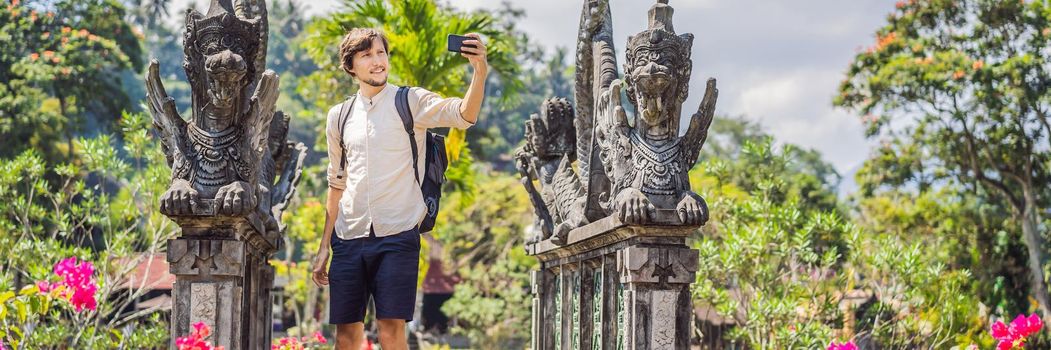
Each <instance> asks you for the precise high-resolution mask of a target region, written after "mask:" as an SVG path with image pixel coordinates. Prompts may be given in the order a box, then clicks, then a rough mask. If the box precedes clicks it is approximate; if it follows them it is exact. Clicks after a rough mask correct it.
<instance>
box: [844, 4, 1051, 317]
mask: <svg viewBox="0 0 1051 350" xmlns="http://www.w3.org/2000/svg"><path fill="white" fill-rule="evenodd" d="M1049 40H1051V7H1049V5H1048V4H1047V3H1046V2H1041V1H1031V2H1029V1H993V0H965V1H948V0H936V1H908V2H904V1H902V2H899V3H898V8H897V10H896V11H895V12H894V13H892V14H891V15H890V16H888V23H887V25H886V26H884V27H883V28H881V29H879V30H878V31H877V42H876V44H875V45H874V46H872V47H871V48H869V49H868V50H866V51H864V52H860V53H858V54H857V56H856V57H855V58H854V61H853V62H852V63H851V65H850V68H849V71H848V72H847V77H846V80H845V81H844V82H843V83H842V85H841V94H840V95H839V96H838V97H837V98H836V99H835V104H836V105H839V106H844V107H848V108H851V109H854V110H856V111H858V112H859V113H860V114H862V115H864V116H865V117H864V118H863V119H864V121H865V122H866V123H867V127H868V132H869V135H871V136H880V137H884V138H887V139H892V140H896V141H895V142H898V143H896V144H894V147H892V148H891V149H894V150H897V151H903V152H907V153H906V154H907V155H908V157H907V158H905V159H898V160H895V159H886V158H884V157H881V158H879V159H877V161H882V160H886V161H885V162H880V163H878V164H873V165H871V167H872V168H880V170H879V172H878V173H877V174H878V175H879V176H882V177H884V178H885V179H887V180H888V182H887V183H888V184H892V185H902V184H907V185H911V186H917V187H919V188H920V189H921V190H924V189H926V188H927V187H928V186H930V185H931V184H936V183H938V182H941V181H946V180H948V179H952V180H956V181H958V182H959V183H960V184H963V185H964V186H967V187H969V188H972V191H974V190H976V189H979V188H980V191H981V192H982V193H986V194H988V195H989V196H991V197H992V198H996V199H997V200H999V201H1000V202H1001V203H1003V206H1004V207H1006V208H1010V212H1011V216H1012V219H1013V220H1014V221H1015V222H1016V223H1017V226H1019V227H1021V231H1022V233H1021V237H1022V241H1023V242H1024V244H1025V246H1026V247H1027V252H1026V253H1027V255H1028V257H1027V259H1028V264H1027V270H1028V274H1029V280H1030V282H1029V285H1030V292H1029V294H1030V296H1031V297H1032V298H1034V299H1035V300H1036V301H1037V304H1038V309H1039V310H1040V313H1041V314H1042V315H1043V317H1044V319H1045V322H1047V321H1051V304H1049V300H1048V280H1047V274H1046V273H1045V271H1046V269H1047V268H1048V265H1047V262H1048V261H1047V248H1046V246H1045V239H1044V232H1042V229H1041V225H1042V224H1043V223H1044V216H1043V208H1046V207H1047V204H1048V199H1049V198H1048V192H1047V189H1048V188H1049V186H1048V184H1049V177H1048V161H1049V160H1051V157H1049V156H1051V121H1049V120H1048V113H1051V105H1049V102H1051V93H1049V90H1048V89H1047V86H1049V84H1051V74H1049V72H1048V71H1047V69H1048V67H1051V66H1049V57H1048V55H1049V54H1051V53H1049V52H1048V51H1047V50H1046V48H1047V46H1048V44H1049V43H1051V41H1049ZM893 121H901V123H893ZM1005 311H1006V310H1005ZM1012 311H1013V312H1022V311H1023V310H1012ZM1012 311H1006V312H1012Z"/></svg>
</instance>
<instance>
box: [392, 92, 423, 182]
mask: <svg viewBox="0 0 1051 350" xmlns="http://www.w3.org/2000/svg"><path fill="white" fill-rule="evenodd" d="M394 107H395V108H397V109H398V116H400V117H401V123H402V125H404V126H405V132H406V133H408V134H409V147H410V148H412V175H414V176H416V183H417V184H421V182H420V169H419V165H418V164H417V163H419V161H418V159H419V150H418V149H416V147H417V146H416V130H415V125H414V123H413V121H412V110H410V109H409V87H408V86H402V87H400V88H398V93H397V94H396V95H394Z"/></svg>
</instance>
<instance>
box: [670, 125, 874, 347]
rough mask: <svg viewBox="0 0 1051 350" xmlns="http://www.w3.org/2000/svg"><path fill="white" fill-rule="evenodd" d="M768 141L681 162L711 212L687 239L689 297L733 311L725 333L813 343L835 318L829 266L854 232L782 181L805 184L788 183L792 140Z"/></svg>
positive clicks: (762, 341)
mask: <svg viewBox="0 0 1051 350" xmlns="http://www.w3.org/2000/svg"><path fill="white" fill-rule="evenodd" d="M771 144H772V141H771V139H770V138H769V137H765V138H762V139H760V142H758V143H752V142H746V143H745V144H744V145H743V147H742V148H741V150H740V153H739V154H738V155H737V157H736V159H722V158H711V159H708V160H706V161H705V162H703V163H701V164H700V165H699V166H698V167H697V168H695V169H694V170H693V171H691V174H690V175H691V183H692V184H693V186H694V188H695V189H696V190H697V191H698V193H700V194H701V195H702V196H704V197H705V198H708V199H709V200H710V203H711V212H712V217H711V219H710V221H709V223H708V224H707V225H706V226H705V228H704V230H703V232H704V234H703V235H699V236H698V237H696V238H695V240H694V243H693V244H694V246H695V248H697V249H698V250H699V251H700V260H699V261H700V266H699V268H698V272H697V277H696V278H697V279H696V283H695V284H694V285H693V293H694V298H695V300H696V303H698V304H705V305H710V306H712V307H713V308H714V309H715V310H716V311H717V312H718V313H719V314H721V315H722V316H723V317H725V318H727V319H730V320H733V322H734V324H735V325H736V326H735V327H734V328H733V330H732V331H731V332H730V334H728V336H729V337H730V338H732V339H738V340H741V341H743V342H745V343H746V344H748V346H749V347H750V348H756V349H794V348H808V349H809V348H820V347H823V346H824V345H827V344H828V342H829V340H830V339H831V336H832V333H833V330H834V329H836V328H838V327H837V326H838V325H840V324H841V322H842V315H841V313H840V311H839V310H838V308H837V306H838V301H839V300H838V297H837V295H836V294H835V293H834V292H835V291H836V290H837V288H838V286H840V285H843V283H842V282H843V281H844V280H845V277H844V275H843V274H841V273H839V272H838V271H840V267H841V263H842V261H843V260H844V257H845V256H846V255H845V254H847V253H849V249H848V246H847V244H846V242H847V238H848V237H852V236H857V235H858V231H857V228H856V227H855V226H853V225H852V224H851V223H850V222H848V221H847V220H845V219H843V218H842V217H841V216H839V215H837V214H836V213H835V211H832V210H829V209H827V208H824V209H823V208H822V207H824V206H826V204H825V203H823V202H824V201H825V200H824V199H818V200H815V198H813V197H810V196H803V195H800V192H798V191H795V190H792V188H805V187H806V186H808V185H803V186H798V184H794V183H793V181H798V180H799V179H801V178H802V177H799V176H794V174H791V173H790V171H789V169H792V168H794V167H796V166H797V165H794V163H796V162H798V161H797V160H795V158H794V154H795V153H794V152H793V151H792V149H793V147H791V146H786V148H785V149H783V150H781V151H778V150H775V149H773V148H772V146H771ZM740 172H745V173H747V174H748V175H747V176H746V177H741V176H738V175H736V174H738V173H740ZM826 191H827V189H826ZM831 200H832V201H833V204H834V202H835V196H834V195H833V196H832V197H831ZM832 207H833V208H834V207H835V206H834V205H833V206H832Z"/></svg>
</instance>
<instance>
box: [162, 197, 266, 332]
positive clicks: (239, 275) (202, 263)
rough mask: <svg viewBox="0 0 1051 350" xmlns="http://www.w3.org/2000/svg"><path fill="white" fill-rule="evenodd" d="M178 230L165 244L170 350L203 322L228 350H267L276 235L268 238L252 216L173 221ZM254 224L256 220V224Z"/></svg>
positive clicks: (178, 219)
mask: <svg viewBox="0 0 1051 350" xmlns="http://www.w3.org/2000/svg"><path fill="white" fill-rule="evenodd" d="M174 219H175V221H176V222H177V223H179V225H180V226H181V227H182V234H181V235H180V236H179V238H176V239H172V240H169V241H168V263H169V264H170V270H171V273H172V274H174V275H175V286H174V290H173V291H172V294H173V295H172V297H173V300H174V302H173V307H172V316H171V337H172V340H171V345H170V346H171V348H172V349H174V348H175V346H174V344H175V339H176V338H177V337H182V336H186V335H189V334H190V331H191V330H192V329H193V328H192V325H193V324H195V323H197V322H204V323H205V324H207V325H208V326H209V327H210V328H211V329H212V335H211V337H210V338H209V340H210V341H211V343H212V344H213V345H216V346H220V345H221V346H224V347H226V349H227V350H249V349H269V348H270V332H271V329H272V326H271V314H270V313H271V295H270V290H271V288H272V287H273V282H274V268H273V267H272V266H270V265H269V264H268V259H269V258H270V257H271V255H272V254H273V252H274V251H276V250H277V248H278V244H279V242H280V241H279V237H278V236H277V235H276V234H273V235H272V236H271V237H267V236H266V235H265V234H261V233H260V231H258V230H257V228H256V226H255V225H253V223H252V221H255V220H253V219H252V217H251V216H250V217H248V218H245V217H222V216H212V217H196V218H189V217H188V218H174ZM256 222H257V223H258V221H256Z"/></svg>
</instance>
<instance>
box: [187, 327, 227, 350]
mask: <svg viewBox="0 0 1051 350" xmlns="http://www.w3.org/2000/svg"><path fill="white" fill-rule="evenodd" d="M211 334H212V329H211V328H209V327H208V325H207V324H204V322H197V323H194V324H193V330H192V331H190V335H189V336H186V337H179V338H176V339H175V347H176V348H177V349H179V350H224V349H225V348H224V347H222V346H215V347H213V346H212V344H211V343H209V342H207V341H205V340H204V338H207V337H208V336H209V335H211Z"/></svg>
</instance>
